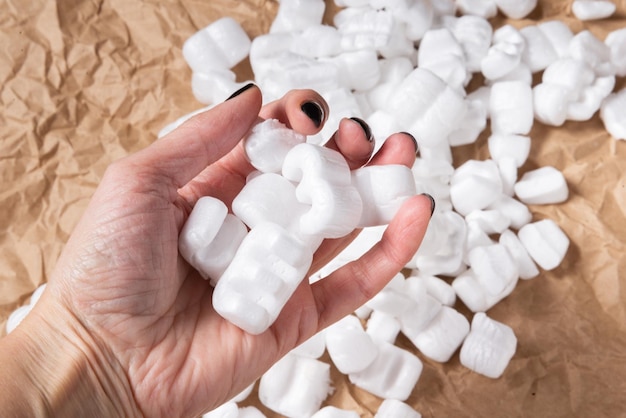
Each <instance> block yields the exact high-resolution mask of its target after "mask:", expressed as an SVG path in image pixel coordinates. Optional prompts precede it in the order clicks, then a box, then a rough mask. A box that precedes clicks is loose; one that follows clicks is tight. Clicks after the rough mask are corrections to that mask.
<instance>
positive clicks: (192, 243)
mask: <svg viewBox="0 0 626 418" xmlns="http://www.w3.org/2000/svg"><path fill="white" fill-rule="evenodd" d="M227 214H228V208H227V207H226V205H225V204H224V203H223V202H222V201H221V200H219V199H216V198H214V197H210V196H204V197H201V198H200V199H198V201H197V202H196V204H195V205H194V207H193V210H192V211H191V213H190V214H189V217H188V218H187V221H186V222H185V225H184V226H183V228H182V229H181V231H180V234H179V236H178V240H179V243H178V249H179V251H180V254H181V255H182V256H183V258H184V259H185V260H187V262H188V263H190V264H191V265H193V264H194V263H193V260H194V255H195V254H196V253H197V252H198V251H199V250H200V249H202V248H204V247H206V246H207V245H209V244H210V243H211V241H213V239H214V238H215V236H216V235H217V233H218V231H219V229H220V227H221V226H222V223H223V222H224V219H226V215H227Z"/></svg>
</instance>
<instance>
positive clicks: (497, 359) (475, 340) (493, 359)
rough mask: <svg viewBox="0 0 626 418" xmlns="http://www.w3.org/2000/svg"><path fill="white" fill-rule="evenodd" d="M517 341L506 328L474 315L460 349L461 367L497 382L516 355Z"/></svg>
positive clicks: (507, 327)
mask: <svg viewBox="0 0 626 418" xmlns="http://www.w3.org/2000/svg"><path fill="white" fill-rule="evenodd" d="M516 346H517V338H516V337H515V333H514V332H513V330H512V329H511V327H509V326H508V325H505V324H503V323H501V322H498V321H496V320H494V319H491V318H489V317H488V316H487V315H486V314H484V313H482V312H481V313H477V314H475V315H474V318H472V327H471V330H470V333H469V334H468V335H467V337H466V338H465V341H464V342H463V346H462V347H461V354H460V360H461V364H462V365H464V366H465V367H467V368H469V369H470V370H473V371H475V372H476V373H480V374H482V375H484V376H487V377H490V378H492V379H497V378H498V377H500V376H501V375H502V373H504V369H506V366H507V365H508V364H509V361H510V360H511V358H512V357H513V355H514V354H515V349H516Z"/></svg>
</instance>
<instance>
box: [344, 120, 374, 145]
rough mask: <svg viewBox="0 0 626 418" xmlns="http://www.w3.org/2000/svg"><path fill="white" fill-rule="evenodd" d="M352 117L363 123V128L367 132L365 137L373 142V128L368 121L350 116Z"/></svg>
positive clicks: (360, 123)
mask: <svg viewBox="0 0 626 418" xmlns="http://www.w3.org/2000/svg"><path fill="white" fill-rule="evenodd" d="M350 119H352V120H353V121H355V122H356V123H358V124H359V125H361V128H363V131H364V132H365V137H366V138H367V140H368V141H369V142H372V141H373V140H374V136H373V135H372V130H371V129H370V126H369V125H368V124H367V123H365V121H364V120H363V119H361V118H350Z"/></svg>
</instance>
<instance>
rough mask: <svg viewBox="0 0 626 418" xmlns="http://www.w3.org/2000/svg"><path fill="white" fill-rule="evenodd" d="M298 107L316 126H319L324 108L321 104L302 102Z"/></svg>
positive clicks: (322, 118)
mask: <svg viewBox="0 0 626 418" xmlns="http://www.w3.org/2000/svg"><path fill="white" fill-rule="evenodd" d="M300 109H302V111H303V112H304V114H305V115H307V116H308V117H309V119H311V120H312V121H313V123H314V124H315V127H316V128H319V127H320V125H321V124H322V121H323V120H324V109H322V106H320V105H319V104H317V103H315V102H304V103H302V106H300Z"/></svg>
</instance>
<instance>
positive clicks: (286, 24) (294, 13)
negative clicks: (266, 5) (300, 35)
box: [270, 0, 326, 33]
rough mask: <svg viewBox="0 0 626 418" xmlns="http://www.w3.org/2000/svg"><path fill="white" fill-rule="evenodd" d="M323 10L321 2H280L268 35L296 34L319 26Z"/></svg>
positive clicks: (313, 0)
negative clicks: (279, 33) (278, 33)
mask: <svg viewBox="0 0 626 418" xmlns="http://www.w3.org/2000/svg"><path fill="white" fill-rule="evenodd" d="M325 10H326V3H324V1H323V0H281V2H280V4H279V7H278V12H277V13H276V17H274V20H273V21H272V25H271V26H270V33H277V32H296V31H301V30H303V29H305V28H308V27H310V26H316V25H320V24H321V23H322V18H323V17H324V11H325Z"/></svg>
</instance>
